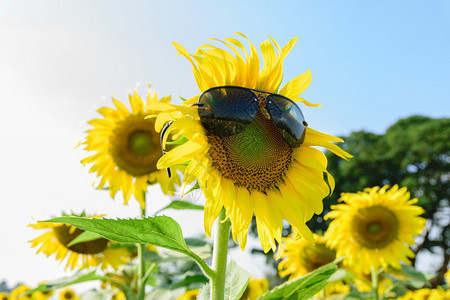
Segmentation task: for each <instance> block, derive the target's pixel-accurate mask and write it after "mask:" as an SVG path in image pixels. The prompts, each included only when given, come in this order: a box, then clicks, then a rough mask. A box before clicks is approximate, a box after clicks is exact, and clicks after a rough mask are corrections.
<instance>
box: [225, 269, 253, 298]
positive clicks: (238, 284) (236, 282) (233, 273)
mask: <svg viewBox="0 0 450 300" xmlns="http://www.w3.org/2000/svg"><path fill="white" fill-rule="evenodd" d="M249 279H250V275H249V274H248V272H247V271H245V270H244V269H242V268H241V267H239V265H238V264H237V263H235V262H234V261H230V262H229V263H228V265H227V269H226V275H225V295H224V299H227V300H234V299H239V298H240V297H241V296H242V294H243V293H244V291H245V288H246V287H247V285H248V281H249Z"/></svg>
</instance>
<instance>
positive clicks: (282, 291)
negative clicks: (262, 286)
mask: <svg viewBox="0 0 450 300" xmlns="http://www.w3.org/2000/svg"><path fill="white" fill-rule="evenodd" d="M338 262H339V260H335V261H334V262H331V263H329V264H327V265H325V266H322V267H320V268H318V269H316V270H314V271H312V272H311V273H309V274H307V275H305V276H303V277H300V278H297V279H294V280H289V281H287V282H285V283H284V284H282V285H279V286H277V287H275V288H273V289H272V290H270V291H268V292H266V293H265V294H264V295H262V296H261V297H259V298H258V300H275V299H276V300H281V299H297V300H300V299H310V298H312V297H313V296H314V295H315V294H316V293H318V292H320V290H322V289H323V288H324V287H325V286H326V285H327V283H328V279H329V278H330V276H331V275H333V273H334V272H335V271H336V269H337V267H336V264H337V263H338Z"/></svg>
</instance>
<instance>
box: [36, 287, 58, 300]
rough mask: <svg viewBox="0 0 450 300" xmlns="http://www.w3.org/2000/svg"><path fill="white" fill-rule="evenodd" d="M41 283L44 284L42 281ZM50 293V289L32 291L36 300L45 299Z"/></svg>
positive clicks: (51, 292)
mask: <svg viewBox="0 0 450 300" xmlns="http://www.w3.org/2000/svg"><path fill="white" fill-rule="evenodd" d="M42 284H44V283H42ZM52 295H53V291H52V290H46V291H39V292H35V293H33V297H34V298H36V299H37V300H46V299H48V298H50V297H51V296H52Z"/></svg>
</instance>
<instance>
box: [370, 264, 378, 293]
mask: <svg viewBox="0 0 450 300" xmlns="http://www.w3.org/2000/svg"><path fill="white" fill-rule="evenodd" d="M371 275H372V292H373V299H374V300H380V297H379V295H378V272H376V271H375V268H374V267H372V269H371Z"/></svg>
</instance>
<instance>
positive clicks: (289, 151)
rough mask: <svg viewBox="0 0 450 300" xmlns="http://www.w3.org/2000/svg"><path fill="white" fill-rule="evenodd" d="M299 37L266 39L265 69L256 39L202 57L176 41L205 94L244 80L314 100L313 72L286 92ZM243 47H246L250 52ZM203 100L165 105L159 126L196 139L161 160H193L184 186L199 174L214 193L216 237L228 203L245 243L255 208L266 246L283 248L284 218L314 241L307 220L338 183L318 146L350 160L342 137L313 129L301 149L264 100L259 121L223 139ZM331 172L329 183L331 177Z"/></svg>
mask: <svg viewBox="0 0 450 300" xmlns="http://www.w3.org/2000/svg"><path fill="white" fill-rule="evenodd" d="M239 35H240V36H242V37H244V38H245V36H243V35H242V34H239ZM296 41H297V39H296V38H294V39H292V40H290V41H289V42H288V43H287V45H286V46H284V47H283V48H281V47H280V46H279V45H278V43H277V42H276V41H275V40H273V39H271V41H269V40H265V41H264V42H262V44H261V51H262V56H263V60H264V63H263V67H262V69H261V70H260V69H259V68H260V60H259V57H258V53H257V51H256V48H255V46H254V45H253V44H252V43H250V42H249V45H250V49H251V51H250V54H249V53H248V52H247V50H246V49H245V47H244V46H243V45H242V44H241V42H240V41H239V40H237V39H234V38H226V39H225V40H224V41H219V42H221V43H223V44H224V45H225V46H226V47H228V48H229V51H227V50H225V49H221V48H219V47H216V46H212V45H204V46H201V47H200V48H199V49H198V50H197V52H196V53H195V54H194V55H190V54H189V53H188V52H187V51H186V50H185V49H184V48H183V47H182V46H181V45H179V44H176V43H174V44H175V47H176V48H177V49H178V51H179V52H180V54H181V55H183V56H185V57H186V58H187V59H188V60H189V61H190V62H191V64H192V67H193V72H194V76H195V80H196V82H197V85H198V87H199V89H200V91H201V92H204V91H206V90H207V89H209V88H213V87H219V86H238V87H244V88H251V89H258V90H262V91H264V92H267V93H278V94H279V95H283V96H285V97H287V98H289V99H291V100H293V101H297V102H298V101H300V102H304V103H305V104H307V105H313V104H310V103H308V102H307V101H306V100H304V99H302V98H300V97H299V95H300V94H301V93H302V92H303V91H304V90H305V89H306V88H307V87H308V85H309V83H310V82H311V73H310V71H309V70H308V71H306V72H305V73H303V74H301V75H300V76H298V77H296V78H294V79H292V80H291V81H289V82H288V83H287V84H286V85H284V87H283V88H281V89H280V90H279V91H278V89H279V86H280V84H281V81H282V78H283V61H284V58H285V57H286V55H287V54H288V53H289V52H290V50H291V49H292V47H293V46H294V44H295V43H296ZM241 53H245V58H244V57H243V56H242V54H241ZM233 54H234V55H233ZM198 99H199V95H197V96H195V97H192V98H191V99H188V100H186V101H185V102H184V105H183V106H176V105H169V104H160V105H159V110H160V111H161V113H160V114H159V115H158V118H157V121H156V128H157V130H161V129H162V127H163V126H164V124H165V123H166V122H168V121H173V123H172V124H171V125H170V127H168V129H167V131H166V132H167V133H168V134H169V133H173V137H174V138H177V137H183V136H184V138H186V139H187V140H188V141H187V142H186V143H184V144H183V145H180V146H178V147H176V148H175V149H173V150H171V151H169V152H167V154H166V155H165V156H163V157H162V158H161V159H160V160H159V162H158V168H166V167H171V166H174V165H178V164H187V167H186V169H185V177H184V185H185V186H186V185H188V184H190V183H192V182H193V181H195V180H197V182H198V184H199V186H200V187H201V189H202V190H203V193H204V195H205V197H206V205H205V212H204V226H205V232H206V234H207V235H208V236H210V234H211V227H212V225H213V222H214V220H215V219H216V218H217V216H218V215H219V212H220V211H221V210H222V208H225V211H226V217H227V218H228V219H230V220H231V224H232V236H233V239H234V240H235V241H236V242H237V241H239V244H240V246H241V248H242V249H244V248H245V245H246V241H247V233H248V227H249V225H250V222H251V220H252V217H253V214H255V216H256V223H257V228H258V235H259V238H260V241H261V245H262V247H263V249H264V251H265V252H267V251H269V250H270V249H273V250H276V242H275V241H277V242H278V243H281V232H282V228H283V219H286V220H287V221H288V222H289V223H290V224H291V225H292V226H293V227H294V228H295V229H296V230H297V231H298V232H300V233H301V234H302V235H303V236H305V237H306V238H307V239H309V240H310V241H312V240H313V237H312V233H311V232H310V230H309V229H308V227H307V226H306V224H305V222H306V221H308V220H309V219H310V218H311V217H312V216H313V214H314V213H316V214H320V213H321V212H322V208H323V207H322V199H323V198H324V197H325V196H327V195H328V194H330V192H331V191H332V190H333V188H334V179H333V178H332V176H331V175H330V174H329V173H328V172H327V170H326V167H327V160H326V157H325V155H324V154H323V153H322V152H321V151H320V150H317V149H315V148H314V146H322V147H325V148H327V149H329V150H330V151H332V152H334V153H335V154H337V155H339V156H341V157H343V158H348V157H350V155H349V154H348V153H346V152H345V151H343V150H342V149H340V148H339V147H338V146H336V145H335V144H333V143H331V142H342V140H341V139H340V138H336V137H333V136H330V135H326V134H323V133H320V132H318V131H316V130H313V129H311V128H309V127H307V128H306V133H305V136H304V141H303V144H302V145H301V147H299V148H292V147H291V146H289V145H288V144H287V142H285V140H284V139H283V137H282V135H281V133H280V131H279V130H280V129H278V128H277V127H276V126H275V123H274V121H273V120H272V119H270V118H268V117H267V112H266V111H263V110H262V109H261V107H263V106H264V105H260V107H259V108H258V112H257V113H256V116H255V118H254V120H253V121H252V123H251V124H249V125H248V126H247V127H246V129H245V130H244V131H242V132H240V133H238V134H235V135H232V136H228V137H219V136H216V135H214V134H212V133H210V132H207V131H206V130H205V128H204V127H203V126H202V123H201V121H200V117H199V115H198V108H197V107H190V105H191V104H194V103H195V102H196V101H197V100H198ZM324 173H325V174H327V178H328V182H329V185H328V184H327V182H326V181H324Z"/></svg>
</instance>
